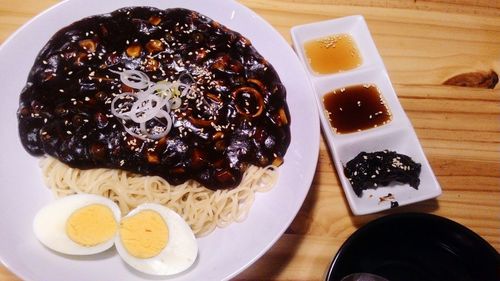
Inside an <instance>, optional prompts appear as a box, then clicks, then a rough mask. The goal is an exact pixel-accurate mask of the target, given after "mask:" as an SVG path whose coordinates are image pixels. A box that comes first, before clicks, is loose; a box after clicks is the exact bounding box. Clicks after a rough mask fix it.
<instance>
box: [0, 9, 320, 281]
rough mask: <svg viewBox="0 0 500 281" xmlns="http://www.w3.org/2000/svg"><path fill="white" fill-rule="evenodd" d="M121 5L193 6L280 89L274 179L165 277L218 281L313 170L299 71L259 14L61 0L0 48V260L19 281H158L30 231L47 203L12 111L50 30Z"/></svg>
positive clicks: (247, 255) (269, 229)
mask: <svg viewBox="0 0 500 281" xmlns="http://www.w3.org/2000/svg"><path fill="white" fill-rule="evenodd" d="M126 6H153V7H157V8H161V9H165V8H170V7H184V8H188V9H192V10H195V11H198V12H200V13H202V14H204V15H206V16H208V17H210V18H212V19H214V20H216V21H218V22H220V23H222V24H224V25H226V26H227V27H229V28H230V29H232V30H235V31H238V32H240V33H241V34H243V35H244V36H246V37H247V38H249V39H250V40H251V41H252V43H253V44H254V46H255V47H256V49H257V50H258V51H259V53H260V54H262V55H263V56H264V57H265V58H266V59H267V60H268V61H269V62H270V63H271V64H272V65H273V66H274V67H275V69H276V71H277V72H278V74H279V76H280V78H281V81H282V82H283V84H284V85H285V87H286V89H287V102H288V106H289V108H290V113H291V119H292V121H291V122H292V123H291V131H292V141H291V144H290V147H289V149H288V151H287V154H286V156H285V163H284V164H283V166H282V167H280V178H279V181H278V184H277V185H276V186H275V187H274V188H273V189H272V190H271V191H269V192H267V193H261V194H258V195H257V196H256V200H255V203H254V205H253V207H252V209H251V211H250V214H249V216H248V218H247V219H246V220H245V221H244V222H241V223H233V224H232V225H230V226H228V227H226V228H223V229H217V230H215V231H214V232H213V233H211V234H210V235H208V236H206V237H203V238H200V239H198V241H199V249H200V250H199V255H198V259H197V262H196V263H195V264H194V266H193V267H191V269H190V270H189V271H187V272H184V273H182V274H179V275H177V276H174V277H169V278H163V279H169V280H224V279H229V278H231V277H234V276H235V275H236V274H238V273H239V272H241V271H242V270H244V269H245V268H246V267H248V266H249V265H250V264H252V263H253V262H254V261H255V260H257V259H258V258H259V257H260V256H261V255H263V254H264V253H265V252H266V251H267V250H268V249H269V248H270V247H271V246H272V245H273V243H274V242H275V241H276V240H277V239H278V238H279V237H280V236H281V235H282V234H283V232H284V231H285V230H286V228H287V227H288V225H289V224H290V223H291V222H292V220H293V218H294V217H295V215H296V214H297V212H298V210H299V208H300V206H301V205H302V202H303V201H304V199H305V197H306V195H307V192H308V190H309V187H310V185H311V181H312V178H313V175H314V171H315V168H316V161H317V158H318V150H319V136H320V132H319V121H318V113H317V109H316V106H315V104H314V99H313V95H312V94H313V93H312V88H311V85H310V82H309V80H308V79H307V76H306V73H305V70H304V68H303V66H302V65H301V64H300V62H299V60H298V58H297V57H296V55H295V54H294V53H293V51H292V49H291V48H290V46H289V45H288V44H287V42H286V41H285V40H284V39H283V38H282V37H281V36H280V34H279V33H278V32H277V31H276V30H274V29H273V28H272V27H271V26H270V25H269V24H268V23H267V22H265V21H264V20H263V19H262V18H261V17H259V16H258V15H256V14H255V13H254V12H252V11H251V10H249V9H248V8H246V7H244V6H242V5H241V4H238V3H236V2H234V1H232V0H220V1H216V0H205V1H196V0H168V1H166V0H157V1H154V0H147V1H146V0H143V1H139V0H106V1H103V0H69V1H63V2H61V3H59V4H58V5H56V6H54V7H52V8H51V9H49V10H47V11H45V12H44V13H42V14H41V15H39V16H37V17H35V18H34V19H33V20H31V21H30V22H28V23H27V24H26V25H24V26H23V27H22V28H21V29H20V30H19V31H17V32H16V33H15V34H14V35H13V36H11V38H10V39H9V40H7V41H6V42H5V44H3V45H2V46H1V47H0V73H1V75H0V85H2V101H1V102H0V117H1V122H2V126H1V127H0V132H1V137H0V148H1V149H2V156H1V157H0V182H1V186H0V222H1V230H0V261H1V262H2V263H3V264H4V265H5V266H7V267H8V268H9V269H10V270H12V271H13V272H14V273H15V274H17V275H18V276H19V277H21V278H22V279H23V280H51V281H57V280H64V281H67V280H145V279H146V280H147V279H153V280H158V278H157V277H152V276H149V275H143V274H140V273H138V272H136V271H134V270H133V269H131V268H129V267H127V266H126V265H125V264H124V263H123V262H122V260H121V259H120V257H119V256H118V255H117V254H116V251H115V250H114V248H113V249H110V250H109V251H106V252H105V253H102V254H99V255H95V256H89V257H80V258H72V257H67V256H62V255H58V254H56V253H54V252H52V251H50V250H48V249H47V248H45V247H43V246H42V245H41V244H40V243H39V242H38V241H37V240H36V238H35V237H34V234H33V231H32V221H33V217H34V216H35V214H36V212H37V211H38V210H39V209H40V208H41V207H42V206H44V205H45V204H47V203H48V202H50V201H51V200H53V198H52V195H51V193H50V192H49V190H48V189H47V188H46V187H45V186H44V184H43V181H42V177H41V172H40V169H39V167H38V159H36V158H34V157H32V156H30V155H29V154H28V153H27V152H26V151H25V150H24V149H23V147H22V146H21V143H20V141H19V136H18V130H17V119H16V110H17V107H18V101H19V93H20V92H21V89H22V88H23V87H24V84H25V83H26V78H27V76H28V72H29V70H30V69H31V67H32V65H33V62H34V59H35V57H36V56H37V54H38V52H39V50H40V49H41V48H42V47H43V45H45V43H46V42H47V41H48V40H49V38H50V37H51V36H52V35H53V34H54V33H55V32H56V31H58V30H59V29H61V28H62V27H64V26H67V25H69V24H71V23H73V22H74V21H77V20H79V19H81V18H83V17H86V16H90V15H96V14H103V13H109V12H112V11H114V10H116V9H118V8H122V7H126Z"/></svg>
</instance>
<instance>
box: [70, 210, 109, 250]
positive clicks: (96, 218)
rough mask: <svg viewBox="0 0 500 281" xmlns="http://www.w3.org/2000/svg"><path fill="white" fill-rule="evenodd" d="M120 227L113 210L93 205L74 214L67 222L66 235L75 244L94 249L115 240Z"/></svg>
mask: <svg viewBox="0 0 500 281" xmlns="http://www.w3.org/2000/svg"><path fill="white" fill-rule="evenodd" d="M117 228H118V226H117V223H116V220H115V217H114V216H113V212H112V211H111V209H110V208H109V207H107V206H105V205H102V204H92V205H88V206H85V207H83V208H80V209H78V210H76V211H75V212H73V213H72V214H71V216H70V217H69V219H68V220H67V221H66V234H67V235H68V236H69V238H70V239H71V240H73V241H74V242H75V243H77V244H80V245H82V246H86V247H92V246H95V245H98V244H101V243H103V242H106V241H108V240H109V239H111V238H113V236H114V235H115V233H116V230H117Z"/></svg>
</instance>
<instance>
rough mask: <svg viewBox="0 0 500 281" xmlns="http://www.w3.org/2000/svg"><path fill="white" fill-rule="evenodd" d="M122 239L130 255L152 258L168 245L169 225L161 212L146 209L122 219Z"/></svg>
mask: <svg viewBox="0 0 500 281" xmlns="http://www.w3.org/2000/svg"><path fill="white" fill-rule="evenodd" d="M120 239H121V241H122V243H123V247H124V248H125V249H126V250H127V252H128V253H129V254H130V255H132V256H134V257H136V258H142V259H147V258H151V257H154V256H156V255H158V254H159V253H160V252H161V251H162V250H163V249H164V248H165V246H167V243H168V227H167V224H166V223H165V221H164V220H163V218H162V217H161V216H160V214H158V213H157V212H155V211H152V210H144V211H140V212H138V213H137V214H135V215H134V216H130V217H127V218H124V219H122V220H121V222H120Z"/></svg>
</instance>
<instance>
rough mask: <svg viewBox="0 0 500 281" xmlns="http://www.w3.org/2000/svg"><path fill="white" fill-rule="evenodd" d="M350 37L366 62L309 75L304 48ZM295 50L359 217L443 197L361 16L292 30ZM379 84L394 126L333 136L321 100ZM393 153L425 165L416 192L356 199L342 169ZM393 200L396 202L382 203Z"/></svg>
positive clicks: (393, 189)
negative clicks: (358, 159)
mask: <svg viewBox="0 0 500 281" xmlns="http://www.w3.org/2000/svg"><path fill="white" fill-rule="evenodd" d="M343 33H344V34H349V35H351V37H352V38H353V39H354V40H355V42H356V45H357V47H358V49H359V51H360V53H361V56H362V59H363V63H362V64H361V65H360V66H359V67H357V68H355V69H352V70H348V71H344V72H340V73H334V74H322V75H318V74H316V73H314V72H313V71H312V70H311V67H310V65H309V62H308V60H307V58H306V55H305V52H304V49H303V46H304V43H306V42H307V41H310V40H314V39H318V38H322V37H324V36H328V35H333V34H343ZM291 34H292V40H293V44H294V47H295V50H296V52H297V54H298V56H299V58H300V59H301V61H302V63H303V65H304V67H305V69H306V70H307V71H308V74H309V78H310V81H311V83H312V84H313V87H314V89H315V93H316V94H315V98H316V102H317V106H318V108H319V115H320V120H321V125H322V128H323V131H324V135H325V136H326V139H327V142H328V145H329V147H330V151H331V153H332V155H333V159H334V162H335V168H336V169H337V172H338V175H339V178H340V181H341V183H342V187H343V189H344V193H345V195H346V197H347V201H348V202H349V206H350V208H351V210H352V212H353V213H354V214H355V215H364V214H369V213H374V212H378V211H382V210H386V209H389V208H391V201H397V203H398V204H399V206H403V205H407V204H411V203H415V202H419V201H423V200H427V199H430V198H434V197H437V196H439V195H440V194H441V187H440V186H439V183H438V182H437V180H436V177H435V175H434V173H433V172H432V169H431V167H430V165H429V162H428V161H427V158H426V157H425V154H424V152H423V150H422V147H421V145H420V143H419V141H418V138H417V136H416V134H415V131H414V129H413V126H412V124H411V122H410V120H409V119H408V117H407V116H406V114H405V112H404V110H403V108H402V107H401V104H400V103H399V100H398V97H397V95H396V93H395V91H394V88H393V87H392V83H391V81H390V79H389V75H388V74H387V71H386V69H385V66H384V64H383V61H382V58H381V57H380V55H379V53H378V51H377V48H376V46H375V44H374V42H373V39H372V37H371V35H370V31H369V30H368V26H367V25H366V22H365V20H364V18H363V17H362V16H350V17H345V18H340V19H334V20H329V21H324V22H318V23H312V24H307V25H301V26H296V27H293V28H292V30H291ZM359 84H375V85H376V86H377V87H378V88H379V90H380V92H381V94H382V97H383V98H384V100H385V102H386V104H387V105H388V107H389V110H390V112H391V113H392V120H391V122H389V123H387V124H385V125H381V126H379V127H376V128H372V129H367V130H363V131H361V132H355V133H350V134H337V133H335V132H334V131H333V129H332V127H331V125H330V122H329V121H328V117H327V115H326V113H325V110H324V106H323V96H324V95H325V94H327V93H329V92H331V91H332V90H335V89H340V88H344V87H347V86H351V85H359ZM385 149H388V150H391V151H396V152H398V153H401V154H406V155H408V156H410V157H411V158H412V159H413V160H414V161H415V162H418V163H420V164H422V169H421V173H420V181H421V182H420V185H419V188H418V190H417V189H414V188H412V187H410V186H409V185H408V184H391V185H390V186H387V187H379V188H377V189H369V190H365V191H364V192H363V195H362V196H361V197H358V196H356V194H355V193H354V191H353V189H352V186H351V184H350V182H349V180H348V179H347V178H346V177H345V176H344V173H343V170H344V165H345V164H346V163H347V162H348V161H349V160H351V159H352V158H354V157H355V156H356V155H357V154H358V153H360V152H361V151H366V152H374V151H380V150H385ZM389 193H390V194H392V195H393V197H394V198H393V199H392V200H386V201H381V200H380V198H381V197H384V196H387V195H388V194H389Z"/></svg>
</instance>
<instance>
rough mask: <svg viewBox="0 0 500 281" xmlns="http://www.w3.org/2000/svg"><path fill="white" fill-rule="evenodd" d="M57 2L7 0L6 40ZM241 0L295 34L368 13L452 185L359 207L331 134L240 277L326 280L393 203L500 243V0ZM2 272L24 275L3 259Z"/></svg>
mask: <svg viewBox="0 0 500 281" xmlns="http://www.w3.org/2000/svg"><path fill="white" fill-rule="evenodd" d="M56 2H58V1H56V0H25V1H12V0H0V42H3V41H4V40H5V39H6V38H7V36H9V35H10V34H11V33H12V32H14V31H15V30H16V29H17V28H18V27H19V26H21V25H22V24H23V23H24V22H26V21H27V20H29V19H30V18H32V17H33V16H34V15H35V14H37V13H39V12H41V11H42V10H44V9H45V8H47V7H49V6H51V5H53V4H55V3H56ZM241 2H242V3H243V4H244V5H246V6H248V7H249V8H251V9H252V10H254V11H255V12H257V13H258V14H260V15H261V16H262V17H264V18H265V19H266V20H267V21H269V22H270V23H271V24H272V25H273V26H274V27H275V28H276V29H278V31H279V32H280V33H281V34H282V35H283V36H284V37H285V38H286V39H287V40H288V41H289V42H290V34H289V30H290V27H291V26H294V25H298V24H304V23H309V22H314V21H321V20H326V19H332V18H337V17H342V16H348V15H353V14H362V15H364V16H365V18H366V20H367V22H368V26H369V28H370V30H371V32H372V35H373V38H374V40H375V43H376V45H377V47H378V49H379V52H380V54H381V55H382V58H383V60H384V62H385V64H386V67H387V69H388V71H389V75H390V77H391V79H392V81H393V83H394V87H395V89H396V92H397V94H398V96H399V98H400V101H401V103H402V105H403V107H404V109H405V110H406V113H407V114H408V116H409V118H410V120H411V122H412V123H413V125H414V127H415V130H416V132H417V135H418V137H419V138H420V141H421V143H422V146H423V148H424V151H425V153H426V155H427V157H428V159H429V161H430V163H431V165H432V168H433V169H434V172H435V174H436V176H437V177H438V180H439V182H440V183H441V186H442V188H443V194H442V195H441V196H440V197H439V198H438V199H436V200H429V201H426V202H421V203H418V204H414V205H410V206H406V207H400V208H396V209H393V210H391V211H388V212H383V213H378V214H373V215H367V216H354V215H352V213H351V212H350V211H349V206H348V205H347V201H346V199H345V198H344V193H343V191H342V189H341V187H340V184H339V180H338V177H337V174H336V171H335V168H334V167H333V165H332V161H331V158H330V155H329V152H328V150H327V148H326V146H325V143H324V142H323V140H322V142H321V146H320V155H319V162H318V167H317V170H316V174H315V177H314V181H313V185H312V186H311V190H310V192H309V195H308V196H307V198H306V201H305V202H304V205H303V206H302V209H301V210H300V212H299V214H298V215H297V217H296V219H295V220H294V221H293V223H292V224H291V225H290V227H289V228H288V230H287V231H286V233H285V234H284V235H283V237H281V239H280V240H279V241H278V242H277V243H276V244H275V245H274V246H273V247H272V248H271V250H270V251H269V252H267V253H266V254H265V255H264V256H263V257H262V258H261V259H259V260H258V261H257V262H256V263H255V264H254V265H252V266H251V267H250V268H248V269H247V270H245V271H244V272H242V273H241V274H240V275H239V276H237V277H236V278H235V279H236V280H262V279H268V280H321V279H322V277H323V275H324V273H325V270H326V269H327V267H328V265H329V263H330V261H331V259H332V257H333V256H334V254H335V253H336V252H337V250H338V249H339V247H340V246H341V244H342V243H343V242H344V241H345V240H346V239H347V238H348V237H349V235H351V234H352V233H353V232H354V231H355V230H356V229H358V228H359V227H360V226H362V225H364V224H366V223H367V222H369V221H372V220H374V219H376V218H378V217H381V216H384V215H387V214H389V213H399V212H409V211H416V212H426V213H433V214H437V215H441V216H444V217H447V218H450V219H452V220H455V221H457V222H459V223H461V224H463V225H465V226H467V227H469V228H470V229H472V230H473V231H475V232H477V233H478V234H479V235H481V236H482V237H483V238H484V239H486V240H487V241H488V242H489V243H491V244H492V245H493V247H495V248H496V249H497V251H500V86H499V85H496V87H495V88H494V89H484V88H477V86H480V85H477V84H481V83H478V81H480V80H481V79H482V78H485V77H486V78H488V75H489V72H490V70H493V71H496V72H497V73H500V2H498V1H488V0H422V1H420V0H402V1H384V0H379V1H376V0H300V1H298V0H297V1H296V0H273V1H270V0H243V1H241ZM470 72H474V73H475V74H473V75H464V76H460V77H458V78H457V79H454V80H455V82H457V81H459V82H463V81H465V80H467V78H471V77H472V78H471V79H472V83H471V84H474V85H476V87H457V86H449V85H443V82H444V81H446V80H448V79H449V78H451V77H453V76H455V75H458V74H462V73H470ZM483 72H484V73H483ZM483 76H485V77H483ZM483 84H484V83H483ZM485 84H488V83H485ZM0 280H19V279H18V278H16V277H15V276H14V275H12V274H11V273H10V272H9V271H8V270H7V269H5V268H3V267H1V266H0Z"/></svg>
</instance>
